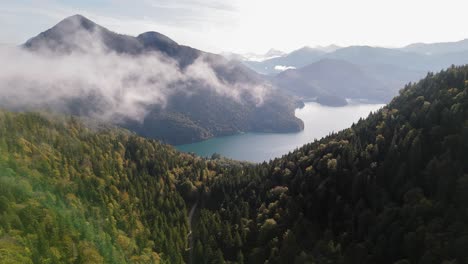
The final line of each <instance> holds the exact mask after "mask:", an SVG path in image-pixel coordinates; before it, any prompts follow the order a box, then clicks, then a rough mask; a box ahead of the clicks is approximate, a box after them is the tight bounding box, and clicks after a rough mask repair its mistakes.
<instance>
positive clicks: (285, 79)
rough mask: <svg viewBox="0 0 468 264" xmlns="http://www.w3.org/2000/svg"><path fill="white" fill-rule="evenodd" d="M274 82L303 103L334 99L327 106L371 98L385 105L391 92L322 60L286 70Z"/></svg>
mask: <svg viewBox="0 0 468 264" xmlns="http://www.w3.org/2000/svg"><path fill="white" fill-rule="evenodd" d="M273 82H274V83H275V84H276V85H277V86H278V87H280V88H281V89H283V90H285V91H289V92H290V93H291V94H294V95H297V96H300V97H301V98H304V100H313V99H317V100H318V101H319V102H320V101H321V98H322V97H335V99H334V100H332V101H330V102H328V103H324V104H328V105H340V104H346V101H344V99H369V98H372V99H373V100H375V101H377V102H385V101H388V100H390V98H391V97H392V91H391V89H390V88H389V87H388V86H387V85H386V84H385V83H384V82H380V81H378V80H376V79H374V78H373V76H372V75H369V74H367V72H365V71H364V70H362V69H361V67H359V66H357V65H354V64H352V63H349V62H347V61H343V60H335V59H323V60H320V61H318V62H315V63H312V64H310V65H307V66H305V67H302V68H299V69H291V70H286V71H284V72H281V73H279V74H278V75H276V76H274V77H273ZM340 98H341V99H340Z"/></svg>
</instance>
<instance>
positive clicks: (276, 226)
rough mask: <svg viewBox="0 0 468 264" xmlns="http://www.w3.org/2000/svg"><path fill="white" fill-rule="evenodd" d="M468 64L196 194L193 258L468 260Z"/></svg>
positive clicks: (431, 77)
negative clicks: (341, 128) (199, 197)
mask: <svg viewBox="0 0 468 264" xmlns="http://www.w3.org/2000/svg"><path fill="white" fill-rule="evenodd" d="M467 76H468V67H467V66H465V67H456V68H455V67H454V68H450V69H448V70H446V71H443V72H441V73H439V74H436V75H433V74H429V75H428V76H427V77H426V78H425V79H423V80H422V81H420V82H419V83H417V84H410V85H407V86H406V87H405V88H404V89H403V90H401V92H400V95H399V96H398V97H396V98H395V99H394V100H393V101H392V102H391V103H390V104H389V105H388V106H386V107H384V108H383V109H381V110H380V111H378V112H376V113H373V114H371V115H370V116H369V117H368V118H367V119H365V120H360V121H359V122H358V123H357V124H355V125H353V126H352V127H351V128H349V129H346V130H344V131H342V132H340V133H337V134H333V135H330V136H328V137H326V138H324V139H322V140H320V141H316V142H313V143H310V144H307V145H305V146H303V147H302V148H300V149H297V150H295V151H294V152H291V153H289V154H288V155H286V156H284V157H282V158H279V159H276V160H274V161H273V162H271V163H269V164H266V163H265V164H262V165H260V166H258V167H256V168H255V169H254V170H253V171H250V172H244V173H243V174H242V173H239V174H238V175H230V176H229V177H220V178H216V180H215V181H214V183H213V184H211V186H210V191H209V192H207V193H205V195H204V196H203V203H202V204H203V205H204V207H205V209H202V210H201V212H200V219H199V222H198V225H197V227H196V228H195V230H196V239H195V240H196V245H195V257H196V259H197V261H196V263H211V262H210V261H212V260H213V261H214V259H215V258H216V257H217V256H216V255H213V254H212V252H215V251H216V250H218V249H221V250H222V252H223V255H224V258H225V259H226V260H229V261H236V262H237V263H244V262H245V263H356V264H357V263H399V264H402V263H468V262H467V261H468V252H467V248H468V226H467V224H466V223H468V210H467V209H468V207H467V204H468V195H467V194H468V162H467V161H468V88H467V87H468V81H467Z"/></svg>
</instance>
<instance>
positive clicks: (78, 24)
mask: <svg viewBox="0 0 468 264" xmlns="http://www.w3.org/2000/svg"><path fill="white" fill-rule="evenodd" d="M96 27H98V25H97V24H96V23H94V22H93V21H91V20H89V19H88V18H86V17H84V16H83V15H80V14H76V15H73V16H69V17H67V18H65V19H63V20H62V21H60V22H59V23H58V24H57V25H55V26H54V27H53V28H52V29H54V28H55V29H65V30H67V31H68V32H69V31H71V30H82V29H85V30H87V31H91V30H93V29H95V28H96Z"/></svg>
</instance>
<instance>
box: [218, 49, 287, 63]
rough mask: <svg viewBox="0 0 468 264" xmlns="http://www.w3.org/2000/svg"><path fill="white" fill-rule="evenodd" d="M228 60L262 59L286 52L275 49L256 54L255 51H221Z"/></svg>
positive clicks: (278, 55)
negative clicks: (241, 52)
mask: <svg viewBox="0 0 468 264" xmlns="http://www.w3.org/2000/svg"><path fill="white" fill-rule="evenodd" d="M221 55H222V56H224V57H225V58H226V59H228V60H238V61H264V60H268V59H272V58H277V57H281V56H284V55H286V53H284V52H282V51H280V50H276V49H270V50H268V51H267V52H266V53H265V54H257V53H245V54H239V53H232V52H223V53H221Z"/></svg>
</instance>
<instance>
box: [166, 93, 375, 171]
mask: <svg viewBox="0 0 468 264" xmlns="http://www.w3.org/2000/svg"><path fill="white" fill-rule="evenodd" d="M383 106H384V105H383V104H360V103H358V102H351V103H350V104H348V105H346V106H342V107H328V106H323V105H320V104H318V103H314V102H310V103H305V106H304V107H303V108H301V109H296V117H297V118H299V119H301V120H302V121H304V130H303V131H301V132H296V133H243V134H239V135H234V136H226V137H217V138H212V139H208V140H206V141H202V142H197V143H192V144H186V145H176V146H175V147H176V148H177V149H178V150H180V151H184V152H193V153H195V154H197V155H199V156H202V157H211V156H212V154H214V153H217V154H220V155H222V156H225V157H228V158H231V159H235V160H244V161H250V162H263V161H269V160H271V159H274V158H278V157H281V156H283V155H285V154H287V153H288V152H290V151H292V150H294V149H296V148H298V147H300V146H302V145H304V144H306V143H309V142H313V141H315V140H318V139H320V138H322V137H325V136H327V135H329V134H330V133H333V132H338V131H340V130H342V129H345V128H347V127H349V126H351V125H352V124H353V123H356V122H357V121H359V119H360V118H366V117H367V116H368V115H369V113H370V112H374V111H377V110H378V109H380V108H381V107H383Z"/></svg>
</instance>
